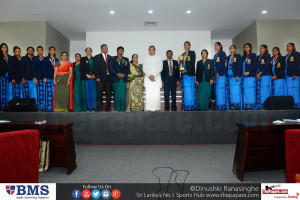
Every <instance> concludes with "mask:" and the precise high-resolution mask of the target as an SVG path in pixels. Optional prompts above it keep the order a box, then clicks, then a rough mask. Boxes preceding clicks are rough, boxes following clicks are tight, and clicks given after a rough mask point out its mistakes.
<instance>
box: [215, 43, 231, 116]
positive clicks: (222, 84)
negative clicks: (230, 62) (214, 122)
mask: <svg viewBox="0 0 300 200" xmlns="http://www.w3.org/2000/svg"><path fill="white" fill-rule="evenodd" d="M215 50H216V52H217V53H216V54H215V56H214V67H215V77H216V90H215V91H216V109H217V110H226V109H229V108H228V102H227V95H226V74H227V68H226V54H225V52H224V51H223V46H222V44H221V43H220V42H216V43H215Z"/></svg>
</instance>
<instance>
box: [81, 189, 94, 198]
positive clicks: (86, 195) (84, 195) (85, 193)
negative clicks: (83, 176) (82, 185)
mask: <svg viewBox="0 0 300 200" xmlns="http://www.w3.org/2000/svg"><path fill="white" fill-rule="evenodd" d="M81 196H82V198H84V199H89V198H91V196H92V194H91V191H89V190H88V189H85V190H83V191H82V193H81Z"/></svg>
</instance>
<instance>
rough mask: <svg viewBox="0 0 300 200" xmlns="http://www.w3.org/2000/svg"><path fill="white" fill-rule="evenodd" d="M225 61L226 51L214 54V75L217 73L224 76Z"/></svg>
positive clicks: (225, 72)
mask: <svg viewBox="0 0 300 200" xmlns="http://www.w3.org/2000/svg"><path fill="white" fill-rule="evenodd" d="M225 62H226V53H225V52H224V51H220V52H219V53H216V54H215V56H214V67H215V70H216V75H217V74H219V76H226V74H227V68H226V64H225Z"/></svg>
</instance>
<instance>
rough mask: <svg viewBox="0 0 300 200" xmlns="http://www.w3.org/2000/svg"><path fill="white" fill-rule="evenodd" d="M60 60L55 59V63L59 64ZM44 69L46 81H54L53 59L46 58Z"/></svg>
mask: <svg viewBox="0 0 300 200" xmlns="http://www.w3.org/2000/svg"><path fill="white" fill-rule="evenodd" d="M58 61H59V60H58V59H57V58H55V63H57V62H58ZM44 65H45V66H44V67H43V76H44V78H46V79H53V78H54V67H55V66H53V65H52V63H51V57H50V56H47V57H45V61H44Z"/></svg>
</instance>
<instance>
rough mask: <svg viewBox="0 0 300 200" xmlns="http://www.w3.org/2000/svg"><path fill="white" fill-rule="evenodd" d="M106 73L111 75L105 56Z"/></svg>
mask: <svg viewBox="0 0 300 200" xmlns="http://www.w3.org/2000/svg"><path fill="white" fill-rule="evenodd" d="M105 63H106V72H107V73H108V74H109V69H108V61H107V56H106V54H105Z"/></svg>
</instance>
